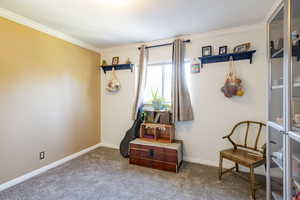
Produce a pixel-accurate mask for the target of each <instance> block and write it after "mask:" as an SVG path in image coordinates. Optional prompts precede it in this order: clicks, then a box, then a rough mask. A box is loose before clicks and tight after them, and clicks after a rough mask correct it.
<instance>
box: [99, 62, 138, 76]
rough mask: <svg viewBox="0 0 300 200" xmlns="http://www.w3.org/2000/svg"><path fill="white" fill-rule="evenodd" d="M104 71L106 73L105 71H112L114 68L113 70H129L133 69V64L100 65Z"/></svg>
mask: <svg viewBox="0 0 300 200" xmlns="http://www.w3.org/2000/svg"><path fill="white" fill-rule="evenodd" d="M100 67H101V68H102V69H103V71H104V73H105V74H106V72H107V71H112V69H113V68H114V69H115V70H127V69H129V70H130V71H131V72H132V70H133V64H120V65H104V66H100Z"/></svg>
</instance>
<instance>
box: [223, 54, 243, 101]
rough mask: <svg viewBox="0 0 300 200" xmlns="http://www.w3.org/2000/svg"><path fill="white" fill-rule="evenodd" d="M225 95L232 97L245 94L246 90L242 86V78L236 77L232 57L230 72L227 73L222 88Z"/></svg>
mask: <svg viewBox="0 0 300 200" xmlns="http://www.w3.org/2000/svg"><path fill="white" fill-rule="evenodd" d="M221 91H222V92H223V93H224V96H225V97H227V98H231V97H233V96H243V95H244V90H243V87H242V80H241V79H239V78H237V77H236V71H235V67H234V63H233V59H232V57H230V60H229V72H228V74H227V75H226V80H225V84H224V86H223V87H222V88H221Z"/></svg>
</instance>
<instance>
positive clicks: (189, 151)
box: [101, 24, 267, 165]
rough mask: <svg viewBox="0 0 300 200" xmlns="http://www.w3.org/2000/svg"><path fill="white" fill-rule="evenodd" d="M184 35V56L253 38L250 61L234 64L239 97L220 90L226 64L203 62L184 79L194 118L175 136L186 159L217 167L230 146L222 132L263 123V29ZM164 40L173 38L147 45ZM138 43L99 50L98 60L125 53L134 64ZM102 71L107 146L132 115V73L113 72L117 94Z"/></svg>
mask: <svg viewBox="0 0 300 200" xmlns="http://www.w3.org/2000/svg"><path fill="white" fill-rule="evenodd" d="M183 38H184V39H191V40H192V43H190V44H188V45H187V51H186V57H187V58H192V57H199V56H201V47H202V46H206V45H212V46H213V47H214V50H215V53H216V54H217V52H218V47H219V46H223V45H228V46H229V47H230V48H229V49H230V51H232V48H233V47H234V46H236V45H238V44H241V43H245V42H251V44H252V49H256V50H257V52H256V53H255V55H254V60H253V64H252V65H250V64H249V61H248V60H247V61H239V62H235V66H236V69H237V73H238V76H239V77H240V78H241V79H242V81H243V85H244V88H245V95H244V96H243V97H234V98H231V99H228V98H225V97H224V95H223V94H222V93H221V91H220V88H221V87H222V86H223V84H224V80H225V73H226V72H227V71H228V63H215V64H207V65H204V68H203V70H202V71H201V73H199V74H191V75H190V80H188V81H190V85H191V88H190V89H191V91H190V92H191V99H192V105H193V109H194V114H195V120H194V121H192V122H181V123H178V124H177V125H176V137H177V138H178V139H182V140H183V141H184V158H185V160H187V161H192V162H197V163H203V164H208V165H218V159H219V153H218V152H219V151H220V150H222V149H224V148H228V147H230V144H229V142H227V141H226V140H222V136H224V135H226V134H228V133H229V131H230V130H231V128H232V126H233V125H234V124H236V123H237V122H239V121H242V120H257V121H263V122H265V121H266V98H267V61H266V29H265V27H264V26H263V25H261V24H258V25H252V26H247V27H237V28H233V29H227V30H220V31H214V32H210V33H205V34H198V35H190V36H185V37H183ZM168 41H172V40H171V39H170V40H161V41H156V42H151V43H148V45H152V44H156V43H157V44H160V43H164V42H168ZM137 46H139V44H136V45H128V46H121V47H115V48H110V49H103V50H102V51H101V54H102V58H103V59H106V60H107V61H108V62H111V58H112V57H113V56H120V62H121V63H122V62H125V60H126V59H127V58H128V57H129V58H130V59H131V60H132V61H133V62H134V63H138V53H139V52H138V50H137ZM157 50H158V49H156V51H157ZM161 51H164V48H161ZM162 54H163V53H162ZM101 74H102V79H101V80H102V82H103V83H102V84H101V86H102V87H103V89H102V109H101V111H102V117H101V120H102V122H101V123H102V126H101V127H102V131H101V133H102V134H101V136H102V139H101V141H102V143H103V144H105V145H107V146H111V147H118V145H119V143H120V141H121V140H122V138H123V136H124V135H125V133H126V130H127V129H128V128H129V127H130V126H131V125H132V121H131V120H130V116H131V108H132V103H133V98H134V87H135V86H134V84H135V73H131V72H130V71H125V70H124V71H118V72H117V76H118V77H119V79H120V81H121V84H122V89H121V91H120V92H119V93H116V94H108V93H107V92H106V91H105V89H104V87H105V85H106V81H107V77H108V76H107V75H104V73H103V72H101Z"/></svg>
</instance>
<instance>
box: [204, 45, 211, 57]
mask: <svg viewBox="0 0 300 200" xmlns="http://www.w3.org/2000/svg"><path fill="white" fill-rule="evenodd" d="M202 56H203V57H206V56H212V46H204V47H202Z"/></svg>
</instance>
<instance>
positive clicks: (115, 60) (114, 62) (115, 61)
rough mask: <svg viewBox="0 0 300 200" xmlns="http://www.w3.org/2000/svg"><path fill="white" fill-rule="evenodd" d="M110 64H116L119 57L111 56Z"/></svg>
mask: <svg viewBox="0 0 300 200" xmlns="http://www.w3.org/2000/svg"><path fill="white" fill-rule="evenodd" d="M111 64H112V65H118V64H119V57H113V58H112V61H111Z"/></svg>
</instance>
